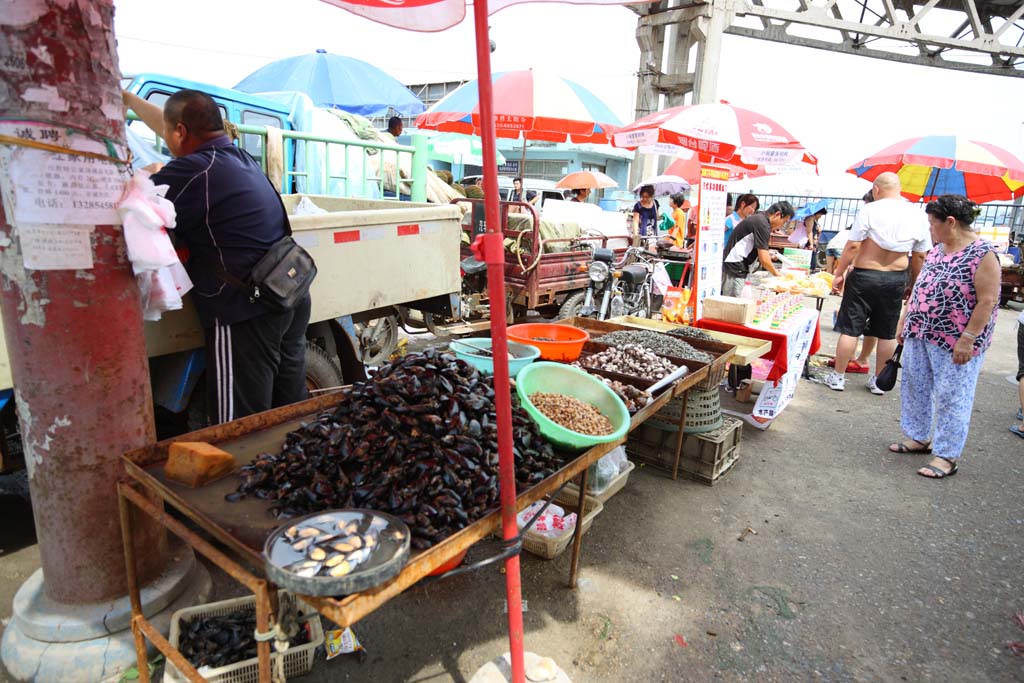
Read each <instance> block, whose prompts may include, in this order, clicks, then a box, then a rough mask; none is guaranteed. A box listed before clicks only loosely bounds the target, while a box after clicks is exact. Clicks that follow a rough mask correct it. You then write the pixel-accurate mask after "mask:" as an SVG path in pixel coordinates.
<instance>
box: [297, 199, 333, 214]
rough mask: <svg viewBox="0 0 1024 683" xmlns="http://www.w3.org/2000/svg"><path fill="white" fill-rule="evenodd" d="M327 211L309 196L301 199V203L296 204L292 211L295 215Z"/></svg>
mask: <svg viewBox="0 0 1024 683" xmlns="http://www.w3.org/2000/svg"><path fill="white" fill-rule="evenodd" d="M321 213H327V209H321V208H320V207H319V206H317V205H316V204H314V203H313V200H312V199H310V198H309V197H303V198H302V199H300V200H299V203H298V204H296V205H295V211H294V212H292V215H293V216H315V215H317V214H321Z"/></svg>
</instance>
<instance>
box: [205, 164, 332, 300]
mask: <svg viewBox="0 0 1024 683" xmlns="http://www.w3.org/2000/svg"><path fill="white" fill-rule="evenodd" d="M249 158H250V159H252V157H249ZM253 163H254V164H255V163H256V162H255V160H254V161H253ZM264 178H265V176H264ZM267 183H270V180H269V179H268V180H267ZM274 192H275V193H277V189H276V188H275V189H274ZM277 198H278V199H279V200H280V199H281V195H280V194H278V195H277ZM281 212H282V213H283V214H284V222H285V228H286V230H287V231H288V232H287V234H286V235H285V236H284V237H282V238H281V239H279V240H278V241H276V242H274V243H273V244H272V245H270V249H268V250H267V253H265V254H264V255H263V257H262V258H260V260H259V261H257V262H256V265H254V266H253V267H252V270H251V271H250V272H249V277H248V279H247V280H242V279H240V278H237V277H235V276H234V275H232V274H231V273H229V272H227V271H226V270H224V269H223V268H221V267H220V266H216V268H215V270H216V272H217V276H218V277H220V279H221V280H224V281H225V282H227V283H228V284H229V285H232V286H233V287H235V288H236V289H239V290H241V291H242V292H243V293H245V294H247V295H248V296H249V303H256V302H257V301H262V302H263V303H265V304H267V305H269V306H270V307H271V308H273V309H275V310H278V311H288V310H291V309H293V308H295V305H296V304H297V303H299V301H301V300H302V298H303V297H304V296H306V294H308V293H309V287H310V285H312V284H313V279H314V278H315V277H316V262H314V261H313V257H312V256H310V255H309V252H307V251H306V250H305V249H303V248H302V247H300V246H299V245H298V244H297V243H296V242H295V240H294V239H292V226H291V224H290V223H289V221H288V212H287V210H285V208H284V202H283V201H282V202H281Z"/></svg>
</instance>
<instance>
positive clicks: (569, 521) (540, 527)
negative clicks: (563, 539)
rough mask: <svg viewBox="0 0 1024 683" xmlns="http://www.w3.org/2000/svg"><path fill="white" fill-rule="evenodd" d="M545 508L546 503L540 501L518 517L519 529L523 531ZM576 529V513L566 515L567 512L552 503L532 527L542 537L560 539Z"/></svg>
mask: <svg viewBox="0 0 1024 683" xmlns="http://www.w3.org/2000/svg"><path fill="white" fill-rule="evenodd" d="M543 506H544V501H543V500H539V501H537V502H536V503H534V504H533V505H531V506H530V507H528V508H526V509H525V510H523V511H522V512H520V513H519V514H518V515H517V516H516V522H517V523H518V524H519V528H520V529H522V528H523V527H525V526H526V523H527V522H529V521H530V519H531V518H532V517H533V516H534V515H535V514H537V512H538V511H539V510H540V509H541V508H542V507H543ZM575 528H576V513H571V514H568V515H567V514H565V510H563V509H562V508H561V507H559V506H558V505H557V504H555V503H552V504H551V505H549V506H548V509H547V510H545V511H544V514H543V515H541V516H540V517H538V518H537V521H536V522H534V523H533V526H532V527H530V530H531V531H534V532H536V533H538V534H540V535H541V536H547V537H549V538H558V537H559V536H562V535H563V534H566V533H570V532H572V530H573V529H575Z"/></svg>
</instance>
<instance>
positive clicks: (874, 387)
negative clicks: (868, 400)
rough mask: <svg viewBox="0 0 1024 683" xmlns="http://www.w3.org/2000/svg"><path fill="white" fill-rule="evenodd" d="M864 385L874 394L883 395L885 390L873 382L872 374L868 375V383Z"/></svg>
mask: <svg viewBox="0 0 1024 683" xmlns="http://www.w3.org/2000/svg"><path fill="white" fill-rule="evenodd" d="M865 386H867V388H868V391H870V392H871V393H872V394H874V395H875V396H885V392H884V391H882V390H881V389H879V388H878V385H877V384H875V376H874V375H868V383H867V384H866V385H865Z"/></svg>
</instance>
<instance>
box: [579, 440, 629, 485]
mask: <svg viewBox="0 0 1024 683" xmlns="http://www.w3.org/2000/svg"><path fill="white" fill-rule="evenodd" d="M625 459H626V449H624V448H623V447H622V446H619V447H618V448H616V449H615V450H613V451H611V452H609V453H608V454H607V455H605V456H604V457H602V458H601V459H600V460H598V461H597V462H596V463H594V464H593V465H591V466H590V474H589V475H588V476H587V492H588V493H600V492H601V491H604V490H605V489H606V488H608V486H610V485H611V483H612V481H614V480H615V477H617V476H619V472H620V471H622V467H623V465H622V461H624V460H625Z"/></svg>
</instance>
